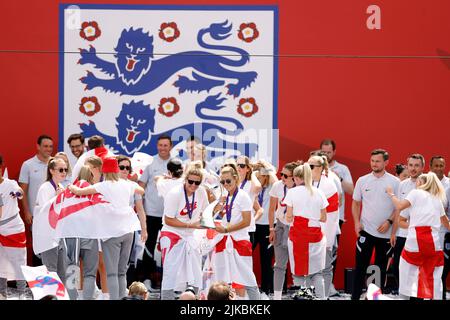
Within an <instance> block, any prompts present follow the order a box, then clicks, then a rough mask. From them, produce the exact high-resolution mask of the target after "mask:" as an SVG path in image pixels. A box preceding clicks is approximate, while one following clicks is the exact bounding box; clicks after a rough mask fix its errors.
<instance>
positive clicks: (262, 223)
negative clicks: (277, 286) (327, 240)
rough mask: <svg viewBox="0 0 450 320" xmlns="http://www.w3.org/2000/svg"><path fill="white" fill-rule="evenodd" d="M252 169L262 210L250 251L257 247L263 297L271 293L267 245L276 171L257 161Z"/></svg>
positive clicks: (268, 246) (269, 248)
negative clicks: (258, 184)
mask: <svg viewBox="0 0 450 320" xmlns="http://www.w3.org/2000/svg"><path fill="white" fill-rule="evenodd" d="M253 169H254V170H255V172H256V177H257V178H258V180H259V182H260V183H261V187H262V189H261V191H260V193H259V194H258V196H257V198H256V199H257V201H258V203H259V205H260V206H261V208H262V210H261V211H262V215H261V216H260V217H255V220H256V231H255V241H254V242H253V247H252V249H253V250H255V249H256V247H257V245H259V257H260V259H259V260H260V266H261V291H262V292H263V293H264V294H265V295H269V294H270V293H273V268H272V260H273V248H272V246H271V245H270V243H269V234H270V231H269V228H270V227H269V225H270V224H272V225H273V223H274V222H275V217H274V216H272V221H271V223H269V206H270V191H271V190H272V186H273V185H274V183H276V182H277V181H278V178H277V176H276V169H275V168H274V167H273V166H272V165H271V164H270V163H268V162H265V161H262V160H259V161H258V162H256V163H255V164H254V167H253Z"/></svg>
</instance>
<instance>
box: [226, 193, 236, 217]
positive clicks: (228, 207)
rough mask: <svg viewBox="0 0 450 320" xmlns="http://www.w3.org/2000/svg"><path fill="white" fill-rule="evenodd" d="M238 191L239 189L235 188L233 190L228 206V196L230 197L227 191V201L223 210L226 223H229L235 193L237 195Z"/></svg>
mask: <svg viewBox="0 0 450 320" xmlns="http://www.w3.org/2000/svg"><path fill="white" fill-rule="evenodd" d="M238 191H239V189H236V191H234V194H233V197H232V198H231V203H230V206H228V198H229V197H230V194H229V193H228V195H227V202H226V204H225V210H226V213H227V222H228V223H230V221H231V210H232V209H233V203H234V199H236V195H237V193H238Z"/></svg>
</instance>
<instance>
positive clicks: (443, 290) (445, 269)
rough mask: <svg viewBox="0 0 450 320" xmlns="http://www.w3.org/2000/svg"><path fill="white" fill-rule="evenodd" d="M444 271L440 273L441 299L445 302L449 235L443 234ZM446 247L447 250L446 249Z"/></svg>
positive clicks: (449, 253)
mask: <svg viewBox="0 0 450 320" xmlns="http://www.w3.org/2000/svg"><path fill="white" fill-rule="evenodd" d="M444 239H445V240H444V248H443V250H444V270H443V272H442V299H443V300H446V293H447V284H446V283H447V276H448V273H449V271H450V233H447V234H445V238H444ZM447 247H448V248H447Z"/></svg>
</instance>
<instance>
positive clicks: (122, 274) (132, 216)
mask: <svg viewBox="0 0 450 320" xmlns="http://www.w3.org/2000/svg"><path fill="white" fill-rule="evenodd" d="M102 172H103V174H104V179H105V180H104V181H102V182H99V183H96V184H94V185H93V186H91V187H87V188H83V189H81V188H78V187H76V186H74V185H70V186H69V189H70V191H72V192H73V193H74V194H75V195H77V196H86V195H90V194H95V193H101V194H102V195H103V199H104V200H105V201H108V202H109V203H110V204H111V210H112V211H111V219H114V216H115V215H118V216H121V220H120V221H122V223H123V222H124V221H126V225H121V226H117V230H114V231H115V232H117V231H118V230H122V231H121V233H122V235H120V236H115V237H111V238H109V239H102V241H101V246H102V251H103V260H104V262H105V268H106V274H107V282H108V289H109V296H110V300H119V299H121V298H123V297H125V296H126V288H127V281H126V273H127V268H128V260H129V258H130V252H131V246H132V244H133V235H134V231H136V230H139V229H140V227H139V221H138V220H137V217H136V212H135V211H134V209H133V208H132V207H131V206H130V199H131V197H132V196H133V194H134V193H136V194H140V195H143V194H144V192H145V191H144V189H143V188H141V187H140V186H139V185H137V184H131V183H129V182H128V181H125V180H123V179H120V178H119V172H120V169H119V165H118V163H117V159H116V158H113V157H110V158H104V159H103V165H102ZM123 216H125V217H126V220H124V219H122V218H123Z"/></svg>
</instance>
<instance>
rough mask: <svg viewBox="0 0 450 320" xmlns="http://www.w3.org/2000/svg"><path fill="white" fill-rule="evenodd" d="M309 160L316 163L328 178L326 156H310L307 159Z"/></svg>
mask: <svg viewBox="0 0 450 320" xmlns="http://www.w3.org/2000/svg"><path fill="white" fill-rule="evenodd" d="M309 160H314V161H317V162H318V163H319V164H320V165H321V166H322V169H323V170H324V171H325V175H326V176H328V159H327V157H326V156H312V157H310V158H309ZM309 160H308V161H309Z"/></svg>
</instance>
